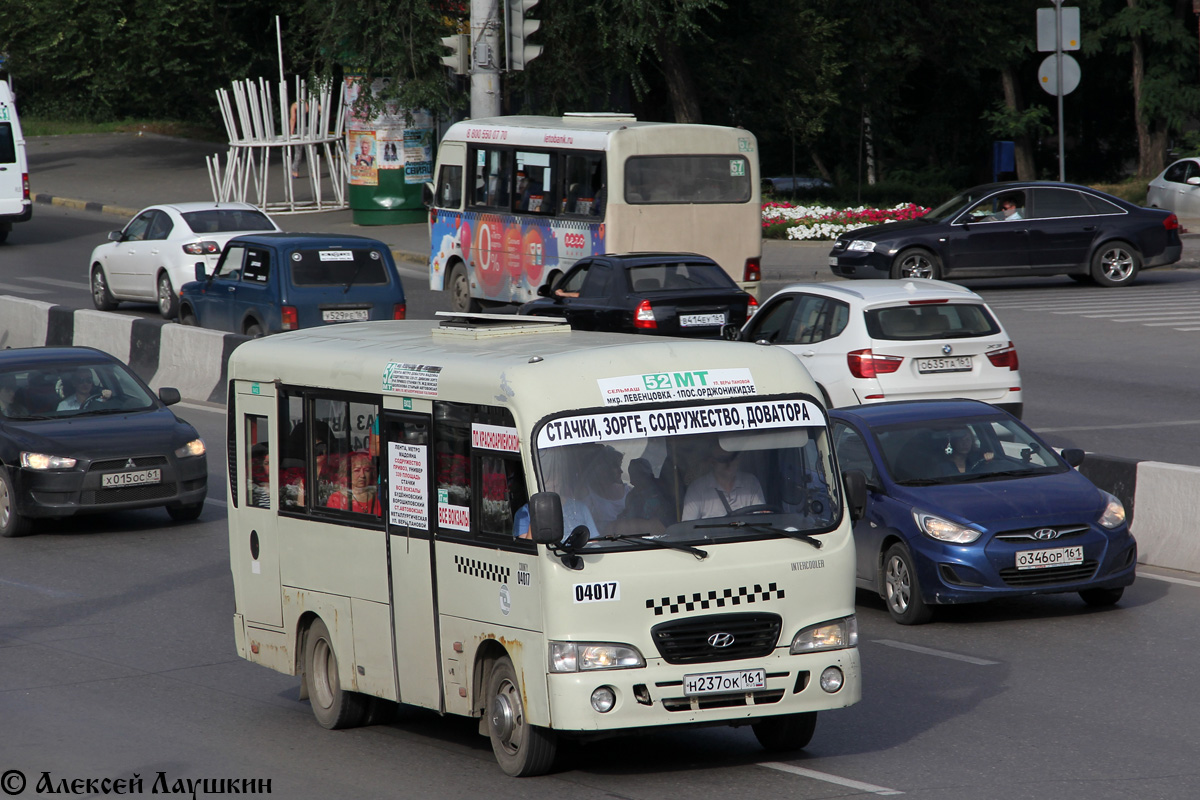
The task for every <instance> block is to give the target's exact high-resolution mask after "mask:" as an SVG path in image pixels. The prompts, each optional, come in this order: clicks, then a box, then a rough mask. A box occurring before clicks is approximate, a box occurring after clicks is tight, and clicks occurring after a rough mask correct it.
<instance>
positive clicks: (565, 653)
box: [550, 642, 646, 672]
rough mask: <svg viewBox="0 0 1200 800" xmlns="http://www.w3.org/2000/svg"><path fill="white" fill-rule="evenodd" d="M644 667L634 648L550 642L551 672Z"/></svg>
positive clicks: (605, 644) (600, 644) (621, 645)
mask: <svg viewBox="0 0 1200 800" xmlns="http://www.w3.org/2000/svg"><path fill="white" fill-rule="evenodd" d="M644 666H646V659H644V658H642V654H641V653H639V652H638V650H637V648H636V647H633V646H631V645H627V644H615V643H612V642H551V643H550V671H551V672H583V671H586V670H594V669H631V668H633V667H644Z"/></svg>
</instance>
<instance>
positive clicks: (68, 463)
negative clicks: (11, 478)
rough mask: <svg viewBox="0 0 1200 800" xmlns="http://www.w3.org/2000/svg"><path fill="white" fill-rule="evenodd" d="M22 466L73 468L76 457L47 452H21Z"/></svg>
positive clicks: (26, 467) (30, 467)
mask: <svg viewBox="0 0 1200 800" xmlns="http://www.w3.org/2000/svg"><path fill="white" fill-rule="evenodd" d="M21 466H22V467H25V469H71V468H72V467H74V466H75V459H73V458H67V457H66V456H50V455H46V454H45V453H21Z"/></svg>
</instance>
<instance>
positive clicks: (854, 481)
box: [842, 469, 867, 522]
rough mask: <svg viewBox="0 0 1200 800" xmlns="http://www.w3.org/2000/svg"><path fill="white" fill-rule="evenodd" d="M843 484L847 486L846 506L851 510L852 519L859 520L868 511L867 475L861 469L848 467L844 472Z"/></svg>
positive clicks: (852, 520) (853, 520)
mask: <svg viewBox="0 0 1200 800" xmlns="http://www.w3.org/2000/svg"><path fill="white" fill-rule="evenodd" d="M842 485H843V486H844V487H846V508H848V509H849V510H850V521H851V522H858V521H859V520H860V519H862V518H863V515H864V514H866V513H867V476H866V473H864V472H863V471H862V470H861V469H848V470H846V471H845V472H843V473H842Z"/></svg>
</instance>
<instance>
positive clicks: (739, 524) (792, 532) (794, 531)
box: [696, 520, 825, 550]
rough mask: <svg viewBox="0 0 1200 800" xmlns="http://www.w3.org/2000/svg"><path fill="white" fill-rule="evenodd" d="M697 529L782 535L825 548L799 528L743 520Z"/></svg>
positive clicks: (710, 524)
mask: <svg viewBox="0 0 1200 800" xmlns="http://www.w3.org/2000/svg"><path fill="white" fill-rule="evenodd" d="M696 527H697V528H747V529H749V530H752V531H758V532H760V533H782V534H783V535H784V536H787V537H789V538H791V539H797V540H799V541H801V542H805V543H806V544H811V545H812V546H813V547H815V548H817V549H818V550H820V549H821V548H822V547H824V546H825V543H824V542H822V541H821V540H820V539H814V538H813V537H811V536H809V535H808V534H807V533H804V532H802V531H801V530H800V529H799V528H793V527H791V526H788V527H786V528H781V527H779V526H778V525H772V524H770V523H768V522H745V521H744V520H732V521H730V522H714V523H706V524H704V525H697V526H696Z"/></svg>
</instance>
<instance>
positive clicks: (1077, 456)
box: [1062, 447, 1084, 467]
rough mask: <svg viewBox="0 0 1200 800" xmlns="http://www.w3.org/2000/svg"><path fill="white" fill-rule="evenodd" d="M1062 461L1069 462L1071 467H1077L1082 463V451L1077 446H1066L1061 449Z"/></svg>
mask: <svg viewBox="0 0 1200 800" xmlns="http://www.w3.org/2000/svg"><path fill="white" fill-rule="evenodd" d="M1062 457H1063V461H1065V462H1067V463H1068V464H1070V465H1071V466H1072V467H1078V466H1079V465H1080V464H1082V463H1083V457H1084V452H1083V451H1082V450H1080V449H1079V448H1078V447H1068V448H1067V449H1066V450H1063V451H1062Z"/></svg>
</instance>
